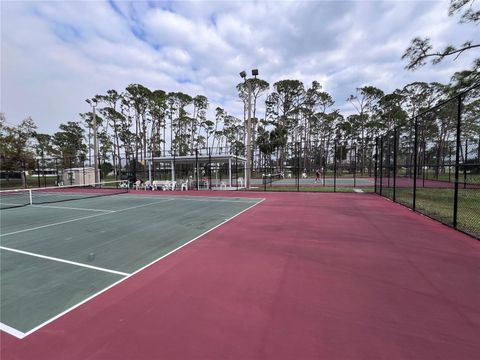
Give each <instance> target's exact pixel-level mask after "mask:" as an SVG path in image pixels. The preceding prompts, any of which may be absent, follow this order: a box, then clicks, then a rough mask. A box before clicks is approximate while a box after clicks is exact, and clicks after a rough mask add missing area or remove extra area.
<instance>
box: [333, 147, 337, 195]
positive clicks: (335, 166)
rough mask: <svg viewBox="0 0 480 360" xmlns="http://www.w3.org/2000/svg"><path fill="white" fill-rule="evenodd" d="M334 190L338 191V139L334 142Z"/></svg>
mask: <svg viewBox="0 0 480 360" xmlns="http://www.w3.org/2000/svg"><path fill="white" fill-rule="evenodd" d="M333 192H337V140H335V143H334V144H333Z"/></svg>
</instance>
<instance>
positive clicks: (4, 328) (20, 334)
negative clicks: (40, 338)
mask: <svg viewBox="0 0 480 360" xmlns="http://www.w3.org/2000/svg"><path fill="white" fill-rule="evenodd" d="M0 330H2V331H5V332H6V333H7V334H10V335H13V336H15V337H16V338H18V339H23V338H24V337H25V336H27V335H25V333H23V332H21V331H19V330H17V329H15V328H12V327H11V326H8V325H7V324H4V323H2V322H0Z"/></svg>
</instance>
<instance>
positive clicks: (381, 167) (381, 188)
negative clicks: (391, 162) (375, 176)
mask: <svg viewBox="0 0 480 360" xmlns="http://www.w3.org/2000/svg"><path fill="white" fill-rule="evenodd" d="M380 195H382V196H383V136H381V137H380Z"/></svg>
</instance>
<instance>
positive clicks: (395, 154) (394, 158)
mask: <svg viewBox="0 0 480 360" xmlns="http://www.w3.org/2000/svg"><path fill="white" fill-rule="evenodd" d="M397 136H398V134H397V128H396V127H395V128H393V195H392V200H393V201H394V202H395V200H396V190H397V147H398V144H397Z"/></svg>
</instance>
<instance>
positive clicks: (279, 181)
mask: <svg viewBox="0 0 480 360" xmlns="http://www.w3.org/2000/svg"><path fill="white" fill-rule="evenodd" d="M265 181H266V183H267V184H271V185H278V186H294V185H296V184H297V181H298V183H299V185H300V186H333V185H334V184H335V185H336V186H348V187H352V186H374V185H375V179H373V178H342V177H337V178H336V179H334V178H329V177H328V178H321V179H320V180H319V181H315V178H314V177H313V178H312V177H310V178H299V179H295V178H281V177H273V176H270V177H269V176H267V177H266V178H265V179H258V178H256V179H252V180H251V182H252V184H253V185H256V186H259V185H263V184H265Z"/></svg>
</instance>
